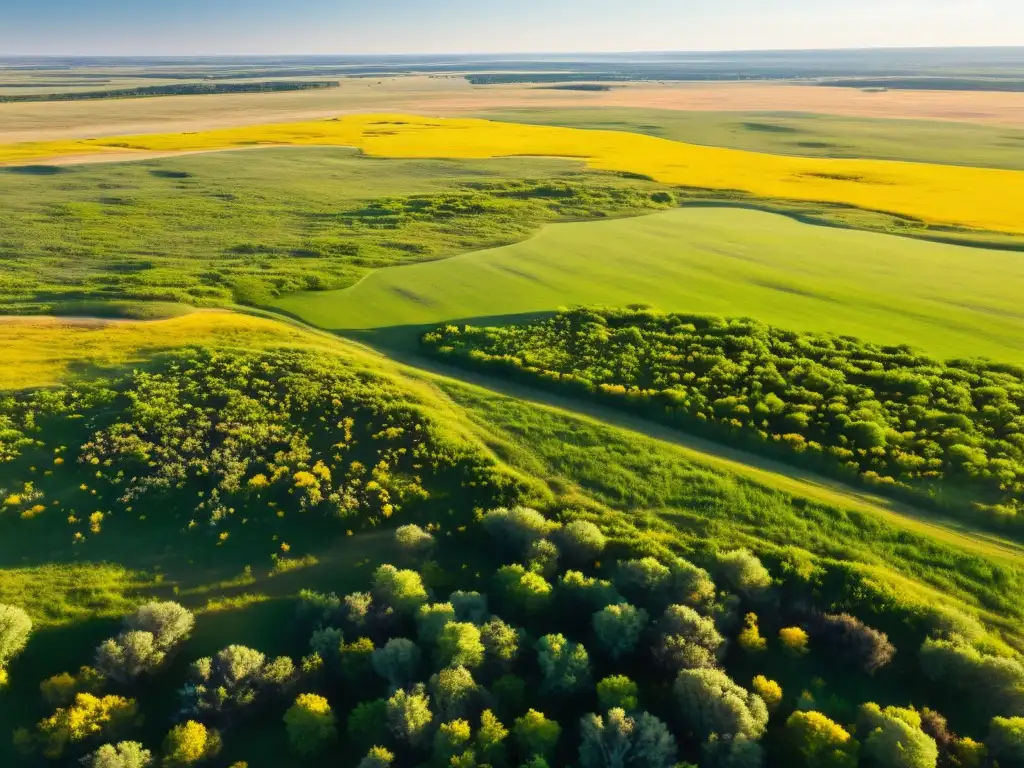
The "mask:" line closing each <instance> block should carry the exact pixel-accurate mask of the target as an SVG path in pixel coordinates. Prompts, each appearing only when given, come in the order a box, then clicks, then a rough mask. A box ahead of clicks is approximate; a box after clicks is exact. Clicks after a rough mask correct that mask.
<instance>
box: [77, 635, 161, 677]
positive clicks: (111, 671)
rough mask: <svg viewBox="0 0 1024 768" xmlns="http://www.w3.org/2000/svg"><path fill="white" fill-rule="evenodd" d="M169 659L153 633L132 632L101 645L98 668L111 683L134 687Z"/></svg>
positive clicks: (98, 650)
mask: <svg viewBox="0 0 1024 768" xmlns="http://www.w3.org/2000/svg"><path fill="white" fill-rule="evenodd" d="M165 655H166V654H165V653H164V651H162V650H160V648H158V647H157V645H156V639H155V638H154V637H153V634H152V633H151V632H142V631H137V630H132V631H128V632H122V633H121V634H120V635H118V636H117V637H112V638H110V639H109V640H105V641H103V642H102V643H100V645H99V647H98V648H97V649H96V661H95V664H96V669H97V670H99V671H100V673H101V674H103V675H105V676H106V677H109V678H110V679H111V680H116V681H118V682H119V683H130V682H131V681H132V680H134V679H135V678H137V677H138V676H139V675H141V674H143V673H146V672H152V671H154V670H155V669H156V668H157V667H159V666H160V664H162V663H163V660H164V657H165Z"/></svg>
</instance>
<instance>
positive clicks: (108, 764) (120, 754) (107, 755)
mask: <svg viewBox="0 0 1024 768" xmlns="http://www.w3.org/2000/svg"><path fill="white" fill-rule="evenodd" d="M82 764H83V765H85V766H86V768H149V767H150V766H152V765H153V753H152V752H150V751H149V750H148V749H144V748H143V746H142V745H141V744H140V743H139V742H137V741H122V742H120V743H119V744H104V745H103V746H102V747H100V748H99V749H97V750H96V751H95V752H93V753H92V754H91V755H89V756H88V757H86V758H85V759H84V760H83V761H82Z"/></svg>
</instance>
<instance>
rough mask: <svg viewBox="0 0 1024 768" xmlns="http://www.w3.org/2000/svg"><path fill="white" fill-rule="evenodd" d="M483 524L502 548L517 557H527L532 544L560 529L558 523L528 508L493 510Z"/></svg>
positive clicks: (483, 520) (485, 517)
mask: <svg viewBox="0 0 1024 768" xmlns="http://www.w3.org/2000/svg"><path fill="white" fill-rule="evenodd" d="M481 522H482V523H483V526H484V529H485V530H486V531H487V532H488V533H489V534H491V536H492V537H493V538H494V540H495V541H496V542H497V543H498V544H499V545H500V546H502V547H504V548H506V549H508V550H509V551H510V552H514V553H515V554H517V555H525V554H526V551H527V549H529V547H530V545H531V544H533V543H534V542H535V541H539V540H540V539H543V538H545V537H546V536H548V534H550V533H551V532H552V531H554V530H556V529H557V528H558V524H557V523H553V522H551V521H550V520H548V519H547V518H545V517H544V515H542V514H541V513H540V512H538V511H537V510H535V509H530V508H528V507H513V508H512V509H506V508H504V507H501V508H499V509H492V510H491V511H490V512H488V513H487V514H485V515H484V516H483V519H482V521H481Z"/></svg>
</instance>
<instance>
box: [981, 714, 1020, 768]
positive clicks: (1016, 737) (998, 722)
mask: <svg viewBox="0 0 1024 768" xmlns="http://www.w3.org/2000/svg"><path fill="white" fill-rule="evenodd" d="M985 746H986V747H988V754H989V757H991V758H992V760H993V762H994V763H995V765H998V766H999V768H1021V766H1024V717H994V718H992V723H991V725H990V726H989V731H988V738H987V739H985Z"/></svg>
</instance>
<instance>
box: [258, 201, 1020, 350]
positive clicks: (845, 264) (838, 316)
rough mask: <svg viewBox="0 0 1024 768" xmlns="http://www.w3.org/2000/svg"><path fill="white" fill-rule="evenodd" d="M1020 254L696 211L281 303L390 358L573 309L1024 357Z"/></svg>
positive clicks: (558, 229) (409, 270)
mask: <svg viewBox="0 0 1024 768" xmlns="http://www.w3.org/2000/svg"><path fill="white" fill-rule="evenodd" d="M1021 296H1024V259H1022V258H1021V254H1019V253H1013V252H1004V251H996V250H985V249H979V248H968V247H964V246H954V245H946V244H940V243H930V242H923V241H918V240H912V239H908V238H900V237H894V236H890V235H881V234H874V233H867V232H857V231H852V230H845V229H836V228H829V227H819V226H811V225H807V224H802V223H799V222H796V221H793V220H792V219H790V218H787V217H783V216H777V215H772V214H768V213H763V212H758V211H750V210H737V209H726V208H689V209H681V210H675V211H670V212H666V213H660V214H654V215H650V216H645V217H640V218H631V219H620V220H614V221H604V222H591V223H574V224H560V225H557V226H549V227H547V228H545V229H543V230H542V231H541V232H540V234H539V235H537V236H536V237H534V238H533V239H531V240H527V241H525V242H521V243H517V244H515V245H510V246H506V247H502V248H497V249H493V250H488V251H483V252H478V253H471V254H464V255H461V256H457V257H454V258H451V259H445V260H443V261H436V262H430V263H425V264H415V265H410V266H403V267H397V268H390V269H382V270H378V271H376V272H373V273H371V274H370V275H368V276H367V277H366V278H364V279H363V280H362V281H361V282H360V283H358V284H357V285H355V286H353V287H351V288H349V289H345V290H341V291H326V292H312V293H302V294H296V295H292V296H287V297H284V298H282V299H279V300H277V301H276V302H274V306H275V307H276V308H277V309H280V310H283V311H285V312H288V313H289V314H291V315H294V316H296V317H299V318H301V319H302V320H304V321H306V322H309V323H311V324H313V325H316V326H319V327H321V328H325V329H330V330H334V331H339V332H343V333H348V334H352V333H357V334H358V335H360V336H361V337H363V338H368V339H370V340H374V339H375V340H376V342H378V343H380V344H382V345H384V346H389V345H390V346H394V345H399V346H409V345H412V344H415V342H416V338H417V334H418V332H419V331H420V330H422V329H424V328H426V327H427V326H431V325H436V324H439V323H446V322H473V323H477V324H482V323H483V322H484V320H485V318H486V322H487V323H489V324H493V323H495V322H501V321H502V320H505V321H514V320H516V318H517V316H523V315H529V314H533V313H542V312H550V311H552V310H555V309H557V308H558V307H560V306H570V305H576V304H603V305H609V306H613V305H619V306H621V305H628V304H636V303H640V304H649V305H653V306H656V307H658V308H660V309H663V310H666V311H685V312H692V313H709V314H720V315H733V316H750V317H755V318H757V319H758V320H762V321H764V322H767V323H772V324H775V325H780V326H783V327H787V328H794V329H799V330H807V331H831V332H835V333H842V334H849V335H854V336H858V337H861V338H863V339H866V340H869V341H872V342H876V343H882V344H910V345H912V346H915V347H920V348H922V349H924V350H927V351H928V352H930V353H932V354H934V355H938V356H941V357H955V356H978V355H982V356H988V357H992V358H994V359H997V360H1003V361H1020V360H1022V359H1024V343H1022V341H1021V339H1022V338H1024V336H1022V333H1024V309H1022V308H1021V305H1020V297H1021Z"/></svg>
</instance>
